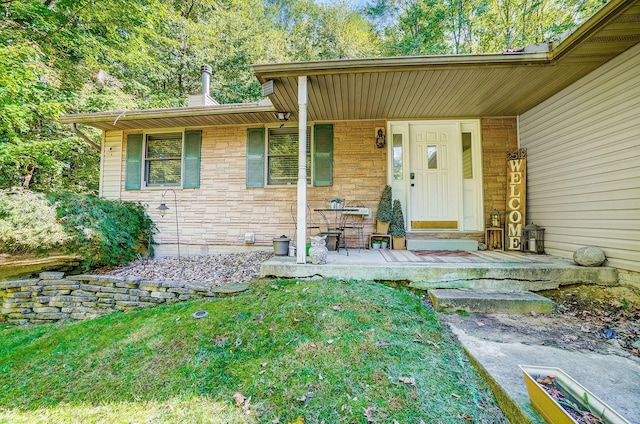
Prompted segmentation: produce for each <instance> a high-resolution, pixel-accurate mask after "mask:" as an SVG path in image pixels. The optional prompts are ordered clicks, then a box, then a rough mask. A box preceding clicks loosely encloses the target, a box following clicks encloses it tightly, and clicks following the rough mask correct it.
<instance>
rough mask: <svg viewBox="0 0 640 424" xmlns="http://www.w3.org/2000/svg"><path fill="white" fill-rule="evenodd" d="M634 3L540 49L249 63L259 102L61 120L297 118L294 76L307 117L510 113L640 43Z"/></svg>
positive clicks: (131, 125) (110, 124) (138, 123)
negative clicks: (261, 89)
mask: <svg viewBox="0 0 640 424" xmlns="http://www.w3.org/2000/svg"><path fill="white" fill-rule="evenodd" d="M639 3H640V0H611V1H610V2H609V3H607V4H605V5H604V6H603V7H602V8H601V9H600V10H599V11H598V12H596V14H594V16H592V17H591V18H590V19H589V20H587V21H586V22H585V23H584V24H583V25H581V26H580V27H578V28H577V29H576V30H575V31H574V32H573V33H571V34H570V35H569V36H568V37H567V38H566V39H565V40H563V41H562V42H561V43H559V44H557V45H552V46H550V47H549V48H548V49H545V50H546V51H533V52H528V51H524V52H506V53H500V54H481V55H445V56H419V57H392V58H374V59H340V60H325V61H315V62H298V63H284V64H282V63H280V64H263V65H253V66H252V70H253V72H254V74H255V76H256V77H257V79H258V80H259V81H260V82H261V83H265V82H267V81H270V80H273V81H274V93H273V94H272V95H270V96H269V100H270V101H271V103H272V104H271V105H268V104H266V103H264V102H262V103H250V104H235V105H216V106H207V107H197V108H173V109H152V110H140V111H124V112H122V111H115V112H101V113H90V114H75V115H65V116H63V117H62V118H61V119H60V121H61V122H62V123H82V124H86V125H90V126H94V127H96V128H100V129H103V130H107V129H144V128H161V127H203V126H210V125H238V124H256V123H269V122H274V121H275V118H274V115H273V112H275V111H283V112H290V113H291V116H290V119H291V120H294V121H295V120H297V110H298V104H297V101H298V100H297V99H298V88H297V85H298V77H299V76H307V77H308V95H309V100H308V109H307V113H308V116H307V119H308V120H309V121H336V120H367V119H376V120H382V119H393V120H403V119H406V120H409V119H424V118H472V117H489V116H515V115H519V114H522V113H524V112H526V111H527V110H529V109H531V108H532V107H534V106H536V105H537V104H539V103H541V102H542V101H544V100H546V99H547V98H549V97H551V96H552V95H554V94H555V93H557V92H558V91H560V90H562V89H563V88H565V87H567V86H569V85H570V84H571V83H573V82H575V81H577V80H578V79H580V78H582V77H583V76H585V75H587V74H588V73H589V72H591V71H593V70H594V69H596V68H597V67H599V66H601V65H602V64H604V63H605V62H607V61H608V60H610V59H612V58H613V57H615V56H617V55H619V54H620V53H622V52H624V51H625V50H627V49H628V48H630V47H632V46H633V45H635V44H637V43H638V42H640V4H639Z"/></svg>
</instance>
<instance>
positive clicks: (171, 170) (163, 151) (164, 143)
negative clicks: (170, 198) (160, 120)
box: [144, 133, 182, 187]
mask: <svg viewBox="0 0 640 424" xmlns="http://www.w3.org/2000/svg"><path fill="white" fill-rule="evenodd" d="M181 174H182V133H167V134H148V135H147V143H146V148H145V157H144V180H145V182H146V186H148V187H154V186H156V187H164V186H180V183H181V179H182V178H181V176H182V175H181Z"/></svg>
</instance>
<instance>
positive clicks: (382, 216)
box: [376, 185, 392, 222]
mask: <svg viewBox="0 0 640 424" xmlns="http://www.w3.org/2000/svg"><path fill="white" fill-rule="evenodd" d="M391 198H392V195H391V186H390V185H387V186H385V187H384V190H383V191H382V196H381V197H380V203H379V204H378V211H377V212H376V221H380V222H391Z"/></svg>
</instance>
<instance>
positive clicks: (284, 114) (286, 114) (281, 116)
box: [273, 112, 291, 122]
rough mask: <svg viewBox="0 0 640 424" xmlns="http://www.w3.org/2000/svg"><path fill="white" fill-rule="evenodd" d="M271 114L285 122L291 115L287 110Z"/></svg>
mask: <svg viewBox="0 0 640 424" xmlns="http://www.w3.org/2000/svg"><path fill="white" fill-rule="evenodd" d="M273 116H274V117H275V118H276V119H277V120H278V121H281V122H286V121H288V120H289V117H290V116H291V114H290V113H289V112H276V113H274V114H273Z"/></svg>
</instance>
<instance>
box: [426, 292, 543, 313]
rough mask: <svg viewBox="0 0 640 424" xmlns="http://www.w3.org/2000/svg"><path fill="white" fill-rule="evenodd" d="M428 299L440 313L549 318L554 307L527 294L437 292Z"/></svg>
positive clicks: (535, 296) (536, 296) (540, 297)
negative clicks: (547, 316) (463, 312)
mask: <svg viewBox="0 0 640 424" xmlns="http://www.w3.org/2000/svg"><path fill="white" fill-rule="evenodd" d="M429 297H431V302H432V303H433V308H434V309H435V310H436V311H439V312H456V311H465V312H469V313H480V314H530V313H531V312H535V313H537V314H550V313H551V306H552V302H551V300H549V299H547V298H546V297H543V296H540V295H537V294H535V293H531V292H528V291H507V290H482V289H435V290H429Z"/></svg>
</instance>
